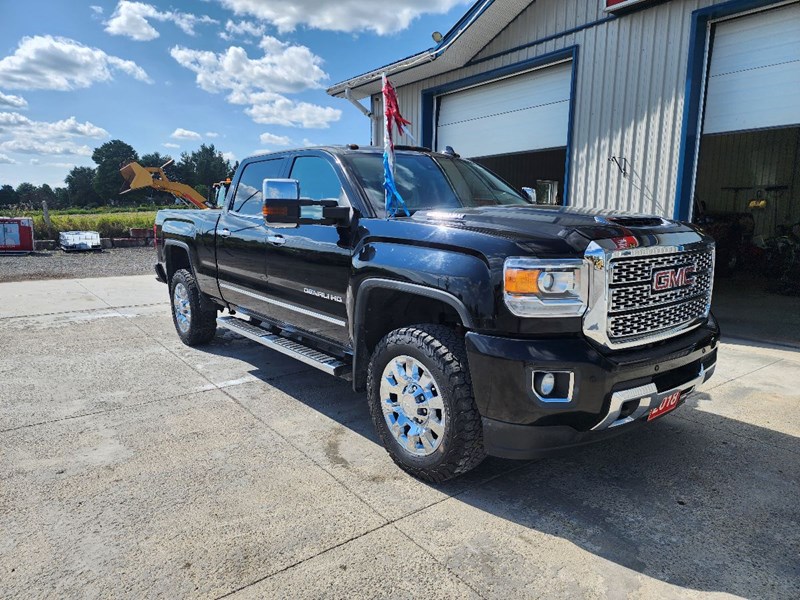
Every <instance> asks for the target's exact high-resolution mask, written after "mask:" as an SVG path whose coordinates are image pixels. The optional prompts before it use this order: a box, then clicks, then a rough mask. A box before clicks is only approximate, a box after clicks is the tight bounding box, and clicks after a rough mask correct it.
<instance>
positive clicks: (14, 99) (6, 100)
mask: <svg viewBox="0 0 800 600" xmlns="http://www.w3.org/2000/svg"><path fill="white" fill-rule="evenodd" d="M5 106H8V107H11V108H28V101H27V100H25V98H23V97H22V96H12V95H11V94H4V93H3V92H0V107H5Z"/></svg>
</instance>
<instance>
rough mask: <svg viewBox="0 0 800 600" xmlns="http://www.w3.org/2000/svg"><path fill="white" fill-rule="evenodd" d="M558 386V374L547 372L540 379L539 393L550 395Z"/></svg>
mask: <svg viewBox="0 0 800 600" xmlns="http://www.w3.org/2000/svg"><path fill="white" fill-rule="evenodd" d="M555 388H556V376H555V375H553V374H552V373H545V374H544V375H542V379H541V381H539V393H540V394H541V395H542V396H549V395H550V394H552V393H553V390H554V389H555Z"/></svg>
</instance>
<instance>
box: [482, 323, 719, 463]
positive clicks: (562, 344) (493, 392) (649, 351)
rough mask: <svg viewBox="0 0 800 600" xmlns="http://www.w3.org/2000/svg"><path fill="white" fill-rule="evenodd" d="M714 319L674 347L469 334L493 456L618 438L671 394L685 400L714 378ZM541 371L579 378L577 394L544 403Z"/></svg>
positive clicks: (488, 448)
mask: <svg viewBox="0 0 800 600" xmlns="http://www.w3.org/2000/svg"><path fill="white" fill-rule="evenodd" d="M718 340H719V329H718V327H717V325H716V322H715V321H714V320H713V318H712V319H709V321H708V322H707V323H706V324H705V325H703V326H702V327H700V328H698V329H695V330H693V331H691V332H689V333H686V334H684V335H682V336H680V337H678V338H674V339H672V340H669V341H667V342H662V343H659V344H653V345H651V346H649V347H642V348H637V349H634V350H627V351H620V352H613V353H611V352H608V351H601V350H599V349H598V348H597V347H595V346H594V345H592V344H591V343H590V342H588V341H587V340H585V339H584V338H582V337H578V336H575V337H570V338H559V339H553V338H550V339H537V340H530V339H528V340H517V339H508V338H499V337H493V336H486V335H481V334H477V333H469V334H467V351H468V355H469V362H470V370H471V373H472V381H473V389H474V393H475V400H476V403H477V406H478V410H479V411H480V413H481V415H482V417H483V436H484V446H485V449H486V451H487V453H488V454H490V455H493V456H500V457H504V458H533V457H536V456H541V455H543V454H547V453H550V452H552V451H554V450H560V449H564V448H568V447H574V446H580V445H583V444H588V443H591V442H595V441H599V440H601V439H605V438H607V437H611V436H614V435H617V434H618V433H622V432H623V431H629V430H630V429H632V428H634V427H636V426H638V425H640V424H642V423H643V422H646V419H647V415H648V414H649V411H650V409H651V408H654V407H655V406H658V402H660V399H661V398H663V397H664V396H665V395H668V394H670V393H672V392H675V391H680V392H683V393H682V394H681V402H683V401H684V400H685V398H686V397H687V396H688V395H689V394H691V393H692V392H694V390H695V389H696V388H697V387H698V386H699V385H700V384H702V383H703V382H704V381H706V380H707V379H708V378H709V377H711V375H712V374H713V372H714V367H715V365H716V360H717V342H718ZM534 371H570V372H572V373H574V386H573V389H572V396H571V398H569V399H565V400H564V401H562V402H556V403H553V402H543V401H541V400H540V399H539V398H538V396H537V395H536V394H535V393H534V391H533V389H532V388H533V386H532V381H533V372H534Z"/></svg>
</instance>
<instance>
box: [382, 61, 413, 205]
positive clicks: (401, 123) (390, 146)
mask: <svg viewBox="0 0 800 600" xmlns="http://www.w3.org/2000/svg"><path fill="white" fill-rule="evenodd" d="M383 106H384V125H385V131H384V135H383V174H384V178H383V188H384V190H385V192H386V218H387V219H389V218H393V217H396V216H397V212H398V211H399V210H401V209H402V210H403V212H404V213H405V214H406V216H411V213H409V212H408V208H406V203H405V201H404V200H403V197H402V196H401V195H400V192H398V191H397V183H396V182H395V178H394V176H395V158H394V137H393V132H394V129H395V128H397V134H398V135H403V134H404V133H408V132H407V131H405V130H404V129H403V128H404V127H406V126H408V125H411V122H410V121H406V120H405V119H404V118H403V115H401V114H400V107H399V106H398V103H397V93H396V92H395V91H394V87H393V86H392V84H391V83H390V82H389V78H388V77H386V73H384V74H383ZM409 135H410V134H409Z"/></svg>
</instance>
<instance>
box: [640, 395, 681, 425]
mask: <svg viewBox="0 0 800 600" xmlns="http://www.w3.org/2000/svg"><path fill="white" fill-rule="evenodd" d="M680 401H681V392H680V390H678V391H677V392H672V393H671V394H669V395H668V396H664V397H663V398H661V403H660V404H659V405H658V406H656V407H655V408H651V409H650V413H649V414H648V415H647V420H648V421H652V420H653V419H657V418H658V417H660V416H661V415H665V414H667V413H668V412H670V411H672V410H675V408H676V407H677V406H678V404H680Z"/></svg>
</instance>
